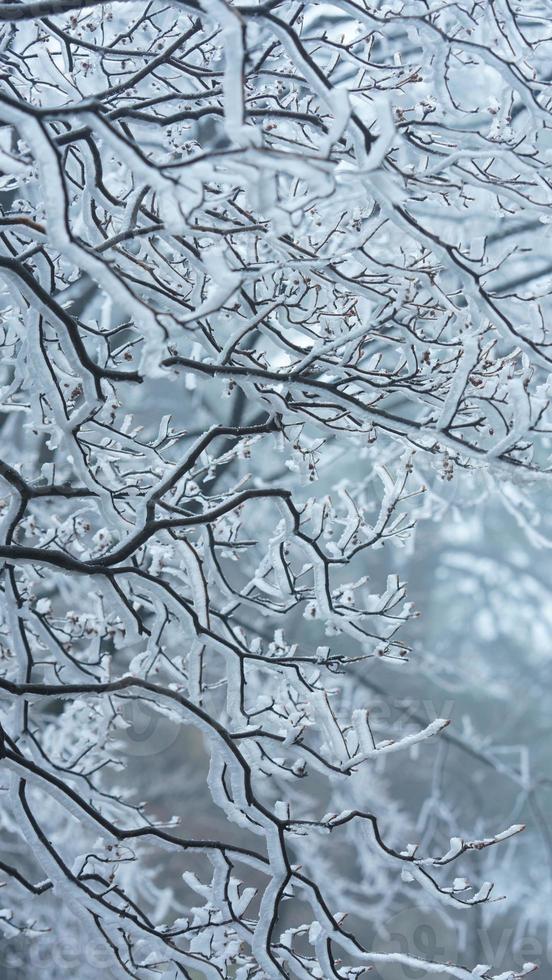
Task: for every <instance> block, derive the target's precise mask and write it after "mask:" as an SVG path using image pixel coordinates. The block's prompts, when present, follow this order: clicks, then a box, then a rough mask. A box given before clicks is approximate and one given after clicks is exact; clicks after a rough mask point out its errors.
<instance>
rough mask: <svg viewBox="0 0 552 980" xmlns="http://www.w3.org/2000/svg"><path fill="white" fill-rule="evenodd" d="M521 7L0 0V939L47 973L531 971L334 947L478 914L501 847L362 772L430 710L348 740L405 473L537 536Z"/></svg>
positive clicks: (414, 507) (538, 312)
mask: <svg viewBox="0 0 552 980" xmlns="http://www.w3.org/2000/svg"><path fill="white" fill-rule="evenodd" d="M524 11H525V14H524V16H523V17H522V16H521V14H518V13H517V12H516V9H515V8H514V6H513V5H510V4H505V3H502V2H499V0H496V2H495V0H489V2H487V3H484V4H481V3H479V4H478V3H475V4H474V3H471V2H469V3H468V2H464V0H461V2H460V3H457V4H453V5H451V4H448V3H445V2H440V0H437V2H436V3H433V4H428V3H426V2H425V0H405V2H404V3H401V2H400V0H399V2H398V3H393V4H387V5H386V4H365V5H364V4H357V3H355V2H354V0H336V2H335V3H334V4H332V5H328V6H325V5H319V4H315V3H312V4H302V5H301V4H298V3H296V2H295V0H290V2H278V0H277V2H268V3H264V4H251V5H245V4H240V3H232V4H231V3H227V2H226V0H186V2H185V3H180V2H172V0H171V2H169V3H168V4H162V3H160V2H157V0H155V2H153V3H151V4H148V5H144V4H140V3H137V2H125V3H123V2H121V3H111V4H109V3H107V4H105V3H99V2H97V3H96V2H94V0H86V3H84V4H83V3H81V4H77V3H75V4H74V7H73V4H72V3H67V2H65V0H64V2H62V0H39V2H37V3H27V2H26V0H20V2H16V3H13V4H0V21H1V28H0V30H1V37H2V47H1V51H2V63H3V70H2V73H1V75H0V120H1V128H0V167H1V176H0V192H1V197H0V207H1V216H0V224H1V231H0V270H1V306H0V337H1V342H2V346H3V361H2V376H1V385H2V386H1V399H2V418H3V422H2V425H3V458H2V461H1V462H0V476H1V482H2V498H1V508H0V519H1V527H2V540H1V542H0V558H1V560H2V626H1V629H2V633H1V651H0V652H1V660H2V663H1V675H0V692H1V699H2V711H3V714H2V718H3V720H2V732H3V743H2V759H1V767H2V777H1V778H2V782H1V786H2V790H3V792H2V797H1V807H2V809H1V819H2V827H3V830H4V834H5V837H6V840H7V841H9V842H11V843H12V844H13V847H12V851H13V853H14V854H15V858H14V859H13V860H12V859H10V860H9V861H8V860H7V858H6V860H4V858H3V857H2V859H1V860H0V870H1V872H2V879H3V882H4V881H5V893H3V894H5V896H6V898H5V899H3V903H4V905H5V908H4V909H3V910H2V912H1V913H0V924H1V926H2V928H3V930H4V931H5V934H6V935H7V936H8V937H10V938H13V939H14V940H15V941H16V942H17V940H18V938H19V939H20V938H21V937H24V938H25V939H26V940H28V941H29V943H30V942H31V940H32V941H33V942H36V943H42V944H43V948H44V944H46V945H48V944H50V950H51V953H52V957H53V959H52V963H53V966H52V969H51V972H50V975H51V976H52V977H53V978H55V977H57V976H62V975H65V974H64V973H63V969H62V968H61V967H59V964H57V965H56V959H55V947H56V937H57V936H59V935H60V934H62V933H63V932H64V931H67V930H72V929H77V930H78V934H79V937H80V936H82V937H84V938H83V940H82V941H83V943H85V944H86V943H87V944H88V948H89V949H98V948H99V949H101V951H102V955H103V956H104V958H105V963H106V969H108V970H110V971H111V973H112V975H113V976H128V975H130V976H134V977H139V978H146V977H154V976H158V975H159V974H165V975H169V976H171V977H176V976H183V977H199V976H201V977H206V978H208V980H210V978H216V977H234V978H237V980H247V978H252V977H273V976H274V977H276V976H284V977H290V976H293V977H298V978H307V977H311V978H324V980H329V978H333V977H335V978H342V980H346V978H354V977H357V976H359V975H361V974H362V973H364V972H365V971H366V970H370V969H372V968H374V967H376V968H377V966H378V964H380V965H381V964H382V963H383V964H395V963H396V964H398V965H401V966H404V967H406V968H408V969H411V968H416V969H420V967H421V968H422V970H423V971H424V974H425V975H427V976H430V975H431V974H437V973H438V974H439V975H443V973H445V974H448V975H449V976H450V977H456V978H460V980H462V978H465V980H467V978H470V977H471V978H473V977H484V978H491V977H494V978H495V980H499V978H500V980H513V978H514V977H520V976H524V975H526V974H527V973H530V972H532V970H533V965H532V964H531V963H526V964H525V965H524V966H523V967H522V968H519V969H517V970H515V969H512V970H510V971H508V972H506V973H504V972H503V973H500V974H499V973H497V972H496V970H495V968H494V967H491V966H487V965H485V966H482V965H477V964H475V965H474V966H473V967H472V966H469V965H463V964H462V963H461V962H460V961H459V962H458V963H452V962H450V963H446V964H441V963H439V962H436V961H435V962H434V961H433V960H431V959H424V960H420V959H416V958H415V957H413V956H411V955H410V954H406V953H391V952H385V953H379V952H377V951H376V950H375V949H374V948H373V946H372V944H371V942H370V941H368V940H367V939H366V924H367V919H368V918H369V919H370V923H371V924H373V925H374V927H375V928H376V930H377V929H378V928H379V927H380V926H381V927H383V926H384V924H385V921H386V919H388V917H389V915H390V914H391V913H392V911H393V910H394V908H396V905H397V903H398V902H399V901H400V897H401V895H402V893H403V891H404V890H405V886H407V888H408V894H409V896H410V900H411V901H412V902H413V903H414V904H416V903H423V902H426V901H427V900H428V896H429V898H430V900H431V901H432V902H434V903H435V907H436V908H440V907H444V908H445V909H446V910H451V912H453V911H454V910H458V911H459V913H461V914H465V915H468V914H471V912H472V909H473V907H474V906H480V905H487V904H489V903H490V902H492V901H493V900H494V894H493V886H492V884H491V883H490V882H487V881H484V880H482V881H475V879H474V880H473V883H472V878H471V877H467V876H468V875H469V874H470V872H469V867H470V865H469V860H470V857H471V856H473V852H476V851H477V852H479V851H484V850H486V849H488V848H491V847H493V846H494V845H503V846H504V842H505V841H508V840H509V839H510V838H512V837H514V836H515V835H517V833H518V832H519V831H520V830H521V829H523V828H522V826H521V825H519V824H514V825H512V826H510V827H509V828H508V829H507V830H504V829H503V826H499V827H497V828H495V830H494V831H493V833H492V834H490V835H487V836H485V837H483V838H481V839H473V840H471V838H469V837H467V836H466V835H464V836H463V837H460V836H458V834H459V831H455V829H454V828H451V835H450V837H451V840H450V847H449V848H448V850H447V849H446V846H445V849H444V850H440V849H438V848H434V847H433V844H432V845H431V848H430V849H429V850H428V851H427V852H426V850H425V849H424V848H422V847H421V846H420V845H419V844H417V843H416V842H409V838H408V836H407V834H408V830H409V821H408V819H407V815H406V814H404V813H403V812H402V811H401V807H400V806H399V805H398V804H395V803H394V801H393V795H392V786H391V785H390V780H388V779H387V778H386V776H384V773H383V766H384V765H385V760H386V759H387V757H388V756H394V755H395V754H396V755H397V756H398V757H400V758H401V759H402V760H403V761H402V763H401V765H402V772H403V774H404V778H407V779H409V780H410V779H412V780H414V779H416V778H417V774H418V769H417V759H418V753H419V752H427V753H431V752H433V751H435V746H436V745H438V744H439V743H440V740H443V739H445V738H446V737H447V732H445V729H446V727H447V725H448V721H449V719H448V718H446V717H445V718H439V717H437V718H434V719H430V720H429V721H427V722H425V723H420V724H418V722H416V723H415V724H414V723H413V724H411V725H409V727H408V730H407V731H406V732H402V733H396V732H393V731H392V730H391V729H388V730H386V726H385V725H383V724H382V723H381V720H380V721H378V720H376V722H374V719H373V717H372V716H371V712H370V704H369V701H370V694H369V685H368V684H367V679H369V678H370V677H372V676H373V675H372V674H371V673H370V671H373V668H374V665H376V664H382V665H383V666H382V668H381V669H382V670H384V669H385V667H386V666H388V668H389V670H391V669H396V670H401V671H402V672H403V676H404V677H405V678H407V676H408V675H407V671H408V669H409V668H408V667H407V666H406V661H408V659H409V657H408V654H409V646H408V621H409V620H410V619H411V618H412V617H413V616H414V615H415V612H414V610H413V607H412V605H411V603H410V602H409V601H408V600H407V592H406V584H405V583H404V582H403V581H402V578H401V577H400V575H397V574H395V573H394V572H392V570H389V572H388V574H387V578H385V574H383V573H382V572H381V569H382V567H383V562H382V563H381V564H376V559H377V555H376V552H378V550H379V549H381V548H383V547H384V546H386V545H388V544H391V545H393V546H396V547H397V548H404V547H405V546H407V547H411V546H412V530H413V526H414V523H415V519H416V517H418V516H427V515H428V514H430V513H436V514H438V512H439V500H440V496H439V495H440V487H441V485H442V483H443V482H444V483H445V484H448V483H450V482H451V481H453V480H454V479H456V480H457V481H458V485H460V486H465V485H466V483H470V482H471V483H472V484H473V486H475V487H477V488H478V490H479V489H483V488H490V489H491V490H493V489H494V492H495V493H497V494H501V495H503V497H504V501H505V503H506V506H507V507H509V508H510V509H511V510H513V511H515V513H516V518H517V519H518V520H519V521H520V523H523V524H525V525H526V527H527V529H528V531H529V533H530V535H532V537H533V540H538V542H539V543H542V544H548V543H549V539H548V538H547V536H546V529H544V530H542V529H538V528H537V520H536V517H535V515H534V512H532V511H531V510H530V509H529V504H527V503H526V500H528V499H529V498H528V497H526V495H527V494H528V493H529V489H530V486H531V484H532V483H535V482H542V483H545V484H546V485H547V484H548V481H549V480H550V477H551V465H550V439H549V430H550V422H551V419H550V414H551V413H550V405H549V400H550V384H551V382H550V376H549V369H550V364H551V361H552V356H551V354H550V337H549V329H548V327H547V318H546V316H545V299H546V294H547V290H548V287H549V283H548V276H549V270H548V268H547V267H546V265H545V264H543V259H542V256H541V255H540V250H541V249H542V252H543V253H546V251H547V242H548V237H549V232H548V230H547V228H548V225H549V224H550V221H551V218H552V199H551V195H550V186H549V174H548V171H549V168H550V146H551V145H552V143H551V138H550V129H551V123H552V117H551V115H550V108H549V99H548V88H549V85H550V83H549V81H548V80H547V78H548V76H547V71H548V65H549V63H550V53H551V51H550V47H551V42H550V40H549V36H550V29H549V28H550V23H549V18H547V16H546V11H545V9H544V4H541V3H540V2H539V0H530V2H529V3H527V4H526V5H524ZM520 500H521V501H523V505H522V506H518V502H519V501H520ZM527 515H529V516H527ZM407 683H408V681H407V680H405V684H407ZM136 712H138V713H139V712H143V713H144V717H146V718H147V719H148V724H151V725H153V730H154V731H155V732H156V733H157V732H159V733H161V734H160V735H159V742H156V741H155V739H153V744H154V745H155V746H156V748H155V749H154V750H153V751H150V749H149V748H148V747H147V746H146V745H144V746H143V747H142V748H141V747H140V745H141V743H140V740H139V739H136V738H135V729H134V723H133V718H135V717H136ZM182 731H185V732H187V733H188V734H187V736H186V738H187V741H185V742H184V744H185V746H186V747H187V748H186V751H181V752H180V753H179V754H178V753H175V751H174V743H175V742H176V740H177V738H178V737H179V734H178V733H182ZM167 732H171V733H173V734H172V735H170V736H167V735H166V733H167ZM162 733H165V734H162ZM155 737H156V738H157V734H156V736H155ZM179 745H182V741H181V742H180V743H179ZM194 752H195V753H196V756H194ZM148 753H150V754H148ZM175 755H176V758H175ZM188 755H189V756H190V758H188ZM137 757H138V758H139V759H141V766H142V769H143V770H144V771H147V773H148V779H149V780H150V782H149V783H148V790H149V796H148V798H147V799H145V800H143V801H141V800H140V799H139V797H137V795H136V793H135V792H134V790H133V786H132V780H131V778H130V770H131V769H132V766H133V763H134V764H135V763H136V758H137ZM202 766H203V769H204V771H203V770H202V769H201V767H202ZM148 767H149V768H148ZM142 775H143V773H142ZM199 777H201V778H199ZM160 778H163V779H164V780H165V782H166V783H168V784H169V786H170V793H169V794H168V795H169V798H170V800H171V804H172V806H173V808H174V810H175V811H176V812H175V813H174V814H173V813H171V812H169V811H168V810H167V808H166V807H164V806H160V805H159V799H158V793H157V792H156V790H157V788H158V781H159V779H160ZM196 796H197V798H198V799H200V800H201V801H204V800H206V799H207V798H209V799H210V801H211V803H212V804H213V806H212V807H211V809H210V810H209V814H207V811H206V815H205V817H204V819H203V821H202V822H201V824H200V823H199V822H196V825H195V826H191V822H190V820H189V819H188V818H187V814H188V808H189V807H190V806H191V805H192V802H193V799H194V798H195V797H196ZM372 811H374V812H372ZM212 813H215V814H216V816H213V815H212ZM203 825H205V836H201V833H202V831H203ZM384 828H385V832H384ZM209 830H213V833H212V835H210V834H209V833H208V831H209ZM327 840H330V842H331V844H332V846H331V847H330V846H326V843H325V842H326V841H327ZM445 845H446V842H445ZM343 846H345V847H347V848H349V849H352V850H353V851H354V852H355V854H356V855H357V858H356V861H357V867H356V868H355V870H354V872H350V869H349V867H348V866H347V867H345V865H343V866H342V867H340V866H339V861H338V864H337V870H338V871H339V873H336V854H339V853H340V850H339V849H340V848H341V847H343ZM464 858H465V861H464ZM456 861H459V862H460V870H458V871H457V870H453V869H451V868H450V867H449V865H452V864H453V862H456ZM412 896H414V897H413V898H412ZM368 904H369V907H370V915H369V917H368V916H367V911H366V910H367V906H368ZM444 914H449V912H448V911H447V912H445V913H444ZM347 915H350V916H351V918H352V922H351V923H350V921H349V919H348V918H347ZM18 948H19V947H18ZM58 967H59V968H58ZM81 967H82V968H81V970H80V973H79V975H80V976H81V977H82V978H83V980H86V977H87V976H97V971H96V967H95V965H94V962H92V963H91V962H88V961H87V962H84V963H82V964H81Z"/></svg>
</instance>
